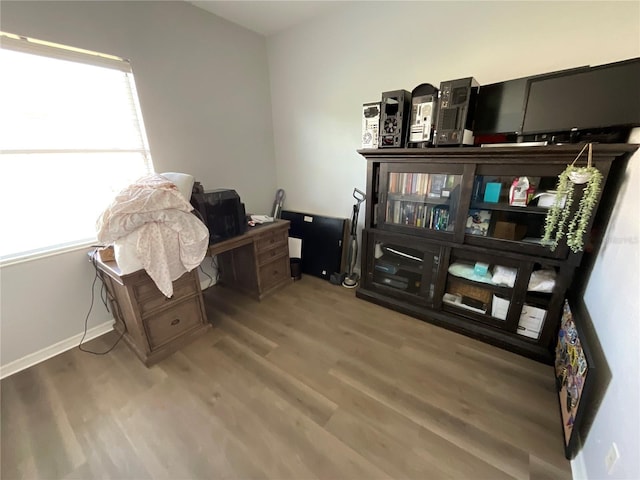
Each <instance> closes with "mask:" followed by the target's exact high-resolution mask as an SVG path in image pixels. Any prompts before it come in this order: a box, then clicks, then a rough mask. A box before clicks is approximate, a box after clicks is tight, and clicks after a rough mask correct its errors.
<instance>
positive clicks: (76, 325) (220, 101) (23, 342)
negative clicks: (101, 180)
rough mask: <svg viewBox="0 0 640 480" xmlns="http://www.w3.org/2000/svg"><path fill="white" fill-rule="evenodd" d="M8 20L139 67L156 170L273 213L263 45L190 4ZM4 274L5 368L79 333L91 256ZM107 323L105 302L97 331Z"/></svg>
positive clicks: (45, 8) (78, 6)
mask: <svg viewBox="0 0 640 480" xmlns="http://www.w3.org/2000/svg"><path fill="white" fill-rule="evenodd" d="M0 14H1V21H2V24H1V28H2V30H5V31H8V32H12V33H17V34H21V35H26V36H32V37H35V38H39V39H43V40H50V41H53V42H57V43H62V44H67V45H72V46H76V47H81V48H85V49H89V50H95V51H98V52H103V53H110V54H114V55H119V56H122V57H125V58H128V59H130V60H131V63H132V66H133V70H134V74H135V78H136V85H137V89H138V94H139V96H140V102H141V108H142V113H143V117H144V121H145V126H146V129H147V134H148V137H149V143H150V147H151V154H152V157H153V160H154V164H155V168H156V171H158V172H163V171H182V172H187V173H191V174H192V175H194V176H195V177H196V180H198V181H200V182H201V183H202V184H203V185H204V187H205V188H207V189H213V188H233V189H236V190H237V191H238V193H239V194H240V197H241V198H242V200H243V201H244V202H245V204H246V206H247V210H248V211H255V212H261V213H262V212H266V211H270V209H271V205H272V202H273V197H274V195H275V190H276V182H275V178H276V177H275V163H274V153H273V134H272V128H271V103H270V97H269V95H270V94H269V78H268V68H267V55H266V47H265V40H264V37H262V36H260V35H257V34H255V33H252V32H250V31H248V30H246V29H243V28H240V27H238V26H236V25H234V24H231V23H230V22H227V21H225V20H222V19H220V18H219V17H216V16H214V15H212V14H210V13H207V12H205V11H204V10H201V9H199V8H196V7H194V6H192V5H190V4H188V3H186V2H160V1H159V2H48V1H47V2H11V1H3V2H2V3H1V4H0ZM5 73H6V72H5ZM104 168H108V166H107V165H105V166H104ZM34 174H36V175H37V172H35V173H34ZM93 174H99V172H93ZM87 181H90V179H88V180H87ZM28 185H29V179H25V188H28ZM39 193H43V192H39ZM79 201H81V199H79ZM43 207H45V206H44V205H43ZM35 220H36V221H37V218H35ZM1 275H2V283H1V299H2V305H1V319H2V332H1V333H2V340H1V342H2V343H1V349H0V364H1V365H2V367H3V368H4V367H6V366H7V365H8V364H11V362H15V361H17V360H19V359H22V358H23V357H25V356H26V355H29V354H33V353H34V352H38V351H39V350H41V349H44V348H47V347H50V346H51V345H53V344H56V343H57V342H59V341H62V340H64V339H67V338H70V337H73V336H74V335H76V334H78V333H82V330H83V327H84V318H85V315H86V313H87V311H88V309H89V303H90V293H91V289H90V286H91V282H92V280H93V270H92V267H91V264H90V263H89V262H88V261H87V257H86V254H85V251H84V250H83V251H76V252H71V253H67V254H64V255H57V256H53V257H47V258H46V259H41V260H35V261H32V262H27V263H20V264H16V265H12V266H8V267H4V268H2V271H1ZM98 303H99V302H98ZM110 318H111V315H110V314H108V313H107V312H106V311H105V309H104V307H102V305H101V304H99V305H96V306H94V311H93V313H92V315H91V317H90V320H89V327H90V328H91V327H93V326H96V325H99V324H101V323H103V322H106V321H108V320H109V319H110Z"/></svg>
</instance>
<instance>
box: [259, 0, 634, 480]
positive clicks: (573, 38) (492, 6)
mask: <svg viewBox="0 0 640 480" xmlns="http://www.w3.org/2000/svg"><path fill="white" fill-rule="evenodd" d="M639 20H640V4H639V3H638V2H610V1H607V2H353V3H350V4H348V5H347V6H346V8H344V9H341V10H334V11H332V12H331V14H330V15H325V16H323V17H322V18H318V19H316V20H314V21H312V22H310V23H307V24H305V25H303V26H300V27H299V28H295V29H292V30H289V31H287V32H284V33H281V34H279V35H277V36H275V37H269V39H268V43H267V47H268V54H269V69H270V72H271V98H272V103H273V124H274V142H275V150H276V163H277V172H278V186H279V187H281V188H284V189H285V190H286V192H287V202H286V207H287V208H289V209H293V210H301V211H308V212H311V213H317V214H325V215H335V216H342V217H348V216H349V215H350V211H351V205H352V203H353V199H352V198H351V191H352V190H353V187H354V186H357V187H359V188H361V189H363V188H364V186H365V173H366V162H365V160H364V159H363V158H362V157H361V156H360V155H358V154H357V153H356V149H358V148H360V135H361V132H360V129H361V105H362V104H363V103H366V102H370V101H378V100H379V99H380V95H381V92H384V91H389V90H396V89H406V90H409V91H411V90H412V89H413V88H414V87H415V86H417V85H418V84H420V83H425V82H426V83H431V84H433V85H436V86H438V85H439V82H440V81H443V80H451V79H455V78H461V77H467V76H473V77H475V78H476V79H477V80H478V81H479V82H480V84H488V83H492V82H497V81H503V80H508V79H512V78H518V77H522V76H526V75H531V74H536V73H543V72H549V71H553V70H557V69H562V68H570V67H575V66H580V65H586V64H590V65H598V64H602V63H608V62H613V61H617V60H622V59H626V58H631V57H637V56H640V41H639V40H640V21H639ZM638 162H640V158H638V155H636V156H635V158H634V159H633V161H632V162H631V164H630V166H629V168H628V172H627V175H628V178H629V180H628V184H627V187H626V190H625V193H624V194H623V195H622V196H621V197H620V199H619V202H618V213H617V214H616V216H615V218H614V220H613V222H612V225H611V227H610V229H609V232H608V233H607V239H606V240H605V241H606V242H607V244H606V245H605V247H604V248H603V253H602V256H601V258H600V259H599V261H598V263H597V264H596V267H595V268H594V271H593V274H592V275H591V280H590V282H589V288H588V291H587V295H586V303H587V305H588V307H589V310H590V313H591V315H592V317H593V321H594V323H595V326H596V329H597V331H598V335H599V337H600V339H601V341H602V343H603V346H604V348H605V354H606V355H607V357H608V360H609V363H610V364H611V365H610V367H611V369H612V372H613V379H612V383H611V384H610V387H609V390H608V392H607V394H606V398H605V400H604V402H603V405H602V407H601V409H600V412H599V414H598V417H597V419H596V421H595V423H594V425H593V426H592V428H591V431H590V433H589V437H588V438H587V441H586V446H585V448H584V451H583V453H582V454H580V456H579V457H578V458H577V459H576V461H575V462H574V467H575V468H574V471H575V472H576V478H588V479H591V480H596V479H602V478H606V474H605V473H604V472H603V469H604V466H603V465H604V460H603V459H604V456H605V454H606V451H607V449H608V448H609V444H610V442H611V441H614V440H615V441H616V442H617V444H618V447H619V448H620V451H621V460H620V462H619V464H618V465H617V469H616V472H614V474H615V476H614V477H611V478H629V479H637V478H640V468H639V467H638V455H637V453H638V451H640V442H639V441H638V432H639V430H640V424H639V423H638V407H639V405H638V376H639V375H640V373H639V372H640V368H639V362H638V312H639V308H638V307H639V304H638V298H639V293H640V292H639V288H638V286H639V285H638V271H639V270H638V268H639V266H638V248H639V245H638V242H639V240H638V238H639V237H638V224H639V223H638V214H637V212H638V207H639V206H640V205H638V200H637V193H635V191H636V190H637V189H636V188H631V187H630V185H638V182H639V181H640V179H639V178H638V177H639V176H640V165H638ZM360 220H361V223H362V218H361V219H360ZM630 259H632V260H633V263H631V262H630V261H629V260H630ZM616 279H618V281H616ZM612 322H615V326H612Z"/></svg>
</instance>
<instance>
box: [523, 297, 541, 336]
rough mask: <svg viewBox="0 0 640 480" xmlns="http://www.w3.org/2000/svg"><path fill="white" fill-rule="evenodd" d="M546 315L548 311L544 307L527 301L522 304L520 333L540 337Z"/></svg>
mask: <svg viewBox="0 0 640 480" xmlns="http://www.w3.org/2000/svg"><path fill="white" fill-rule="evenodd" d="M546 316H547V311H546V310H545V309H544V308H538V307H532V306H531V305H527V304H526V303H525V304H524V305H523V306H522V313H521V314H520V321H519V322H518V335H524V336H525V337H529V338H538V337H540V331H541V330H542V326H543V325H544V319H545V317H546Z"/></svg>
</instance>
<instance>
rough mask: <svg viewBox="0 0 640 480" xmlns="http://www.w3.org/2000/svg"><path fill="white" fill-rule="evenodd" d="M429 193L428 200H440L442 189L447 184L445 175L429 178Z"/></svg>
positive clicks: (434, 175)
mask: <svg viewBox="0 0 640 480" xmlns="http://www.w3.org/2000/svg"><path fill="white" fill-rule="evenodd" d="M429 179H430V182H429V193H428V196H429V197H430V198H440V197H441V196H442V189H443V188H445V186H446V184H447V176H446V175H445V174H441V173H437V174H433V175H430V176H429Z"/></svg>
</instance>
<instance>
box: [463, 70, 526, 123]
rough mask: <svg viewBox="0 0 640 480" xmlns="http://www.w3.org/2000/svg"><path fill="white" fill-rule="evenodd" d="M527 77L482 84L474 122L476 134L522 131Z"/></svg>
mask: <svg viewBox="0 0 640 480" xmlns="http://www.w3.org/2000/svg"><path fill="white" fill-rule="evenodd" d="M526 91H527V78H518V79H516V80H509V81H506V82H499V83H492V84H490V85H482V86H481V87H480V92H479V93H478V100H477V104H476V114H475V118H474V124H473V134H474V135H490V134H497V133H520V129H521V128H522V118H523V116H524V105H525V100H526Z"/></svg>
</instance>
